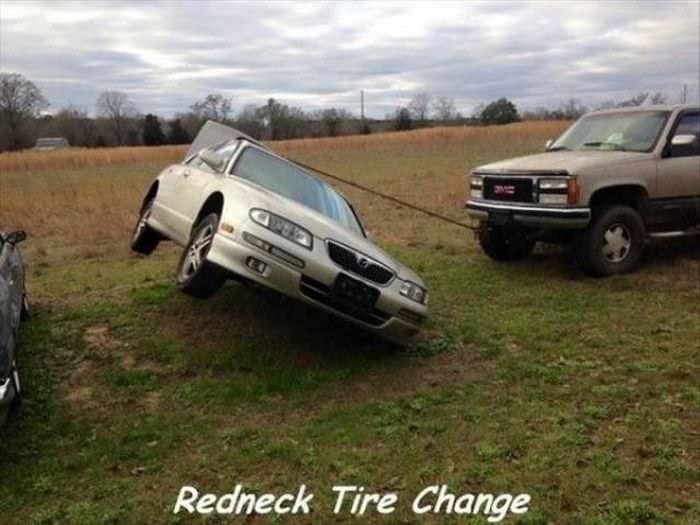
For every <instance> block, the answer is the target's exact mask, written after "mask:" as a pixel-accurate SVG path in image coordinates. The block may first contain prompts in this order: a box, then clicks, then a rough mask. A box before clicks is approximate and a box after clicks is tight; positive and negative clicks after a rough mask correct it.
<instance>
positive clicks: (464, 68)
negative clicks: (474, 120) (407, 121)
mask: <svg viewBox="0 0 700 525" xmlns="http://www.w3.org/2000/svg"><path fill="white" fill-rule="evenodd" d="M699 4H700V2H698V0H691V1H675V2H674V1H668V0H667V1H655V0H647V1H639V2H633V1H627V2H613V1H601V2H584V1H577V2H574V1H571V2H566V1H563V0H561V1H558V2H555V1H551V2H534V1H531V2H526V1H523V2H505V1H490V2H446V3H439V2H428V3H425V4H422V3H417V2H416V3H410V2H399V3H389V2H384V3H372V4H360V3H355V2H353V3H349V2H348V3H345V2H337V3H331V2H323V3H321V2H319V3H309V2H271V3H261V2H256V3H235V2H224V1H210V2H207V1H198V2H194V1H192V2H186V1H184V0H182V1H165V0H163V1H160V2H149V3H147V4H146V3H145V2H125V1H97V0H93V1H84V2H80V3H78V2H70V3H69V2H63V3H62V2H57V1H51V2H30V1H21V2H17V1H12V0H0V69H1V70H2V71H4V72H18V73H22V74H23V75H25V76H26V77H27V78H29V79H30V80H32V81H34V82H35V83H36V84H37V85H38V86H39V87H40V88H41V89H42V91H43V92H44V94H45V96H46V97H47V98H48V99H49V101H50V102H51V110H52V111H56V110H58V109H60V108H61V107H64V106H67V105H69V104H73V105H75V106H77V107H80V108H83V109H86V110H88V111H90V112H92V111H93V110H94V104H95V99H96V98H97V95H98V94H99V93H100V92H101V91H103V90H118V91H124V92H126V93H128V94H129V96H130V97H131V99H132V100H133V102H134V103H135V105H136V106H137V108H138V109H139V110H140V111H142V112H144V113H145V112H155V113H158V114H161V115H166V116H168V115H172V114H173V113H175V112H177V111H184V110H187V108H188V107H189V106H190V105H191V104H192V103H193V102H194V101H196V100H198V99H201V98H203V97H204V96H205V95H206V94H208V93H212V92H217V93H224V94H226V95H227V96H229V97H231V98H232V100H233V103H234V107H235V108H236V109H240V108H241V107H242V106H244V105H245V104H248V103H253V104H261V103H263V102H264V101H265V100H266V99H267V98H269V97H275V98H277V99H280V100H282V101H284V102H286V103H288V104H290V105H295V106H301V107H303V108H304V109H315V108H318V107H322V106H339V107H344V108H346V109H349V110H351V111H353V112H356V113H359V98H360V96H359V92H360V90H362V89H364V90H365V98H366V113H367V114H368V115H370V116H376V117H381V116H383V115H384V114H385V113H387V112H390V111H392V110H393V108H395V107H396V106H397V105H399V104H405V103H406V102H407V101H408V100H409V99H410V97H411V96H412V95H413V94H414V93H416V92H426V93H429V94H431V95H446V96H449V97H452V98H454V99H455V101H456V104H457V108H458V109H459V110H460V111H462V112H464V113H465V114H469V113H471V110H472V108H473V107H474V106H475V105H476V104H478V103H480V102H488V101H490V100H493V99H496V98H498V97H501V96H505V97H508V98H511V99H512V100H514V101H515V103H516V104H517V105H518V106H519V107H520V108H521V109H527V108H535V107H538V106H556V105H558V104H559V102H561V101H562V100H565V99H568V98H571V97H575V98H578V99H580V100H581V101H583V102H584V103H586V104H589V105H595V104H596V103H600V102H602V101H605V100H608V99H619V98H622V97H626V96H629V95H632V94H635V93H637V92H639V91H647V90H654V91H656V90H661V91H664V92H666V93H667V94H668V95H669V97H670V100H671V101H672V102H676V101H678V99H679V94H680V91H681V87H682V85H683V84H684V83H686V84H688V86H689V89H690V95H691V97H692V98H693V99H697V98H698V82H699V81H698V77H699V76H700V51H699V48H700V35H699V33H700V12H699Z"/></svg>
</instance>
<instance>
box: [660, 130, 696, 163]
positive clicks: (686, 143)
mask: <svg viewBox="0 0 700 525" xmlns="http://www.w3.org/2000/svg"><path fill="white" fill-rule="evenodd" d="M697 145H698V138H697V137H696V136H695V135H693V134H691V133H687V134H679V135H675V136H674V137H672V138H671V140H669V141H668V143H667V145H666V147H665V148H664V151H663V154H662V156H663V157H682V156H684V155H688V154H689V152H691V151H693V149H694V148H696V147H697Z"/></svg>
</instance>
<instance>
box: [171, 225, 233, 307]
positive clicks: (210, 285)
mask: <svg viewBox="0 0 700 525" xmlns="http://www.w3.org/2000/svg"><path fill="white" fill-rule="evenodd" d="M218 226H219V216H218V215H217V214H216V213H210V214H209V215H207V216H206V217H204V218H203V219H202V220H201V221H199V223H197V225H196V226H195V227H194V229H193V230H192V235H191V236H190V240H189V242H188V243H187V246H185V249H184V250H183V252H182V256H181V257H180V262H179V263H178V265H177V287H178V289H179V290H180V291H181V292H184V293H186V294H189V295H192V296H193V297H197V298H199V299H206V298H208V297H211V296H212V295H214V293H216V292H217V291H218V290H219V289H220V288H221V287H222V286H223V285H224V283H225V282H226V273H225V272H224V270H222V269H221V268H220V267H218V266H216V265H215V264H212V263H211V262H209V261H207V260H206V257H207V254H208V253H209V249H210V248H211V245H212V242H213V241H214V234H215V233H216V230H217V228H218Z"/></svg>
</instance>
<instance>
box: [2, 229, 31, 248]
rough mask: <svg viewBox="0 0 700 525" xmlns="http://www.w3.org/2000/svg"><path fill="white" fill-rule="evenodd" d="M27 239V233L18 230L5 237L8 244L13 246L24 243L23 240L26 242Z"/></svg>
mask: <svg viewBox="0 0 700 525" xmlns="http://www.w3.org/2000/svg"><path fill="white" fill-rule="evenodd" d="M26 238H27V232H25V231H24V230H17V231H14V232H12V233H8V234H7V235H5V241H7V242H8V243H10V244H12V245H15V244H18V243H20V242H22V241H23V240H25V239H26Z"/></svg>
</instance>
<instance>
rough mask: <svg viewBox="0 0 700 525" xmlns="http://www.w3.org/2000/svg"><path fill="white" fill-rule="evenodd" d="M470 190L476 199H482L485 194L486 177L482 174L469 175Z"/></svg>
mask: <svg viewBox="0 0 700 525" xmlns="http://www.w3.org/2000/svg"><path fill="white" fill-rule="evenodd" d="M469 190H470V192H471V196H472V197H473V198H474V199H481V198H482V197H483V195H484V178H483V177H482V176H481V175H472V176H471V177H469Z"/></svg>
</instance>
